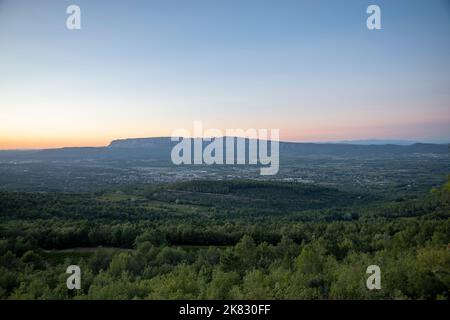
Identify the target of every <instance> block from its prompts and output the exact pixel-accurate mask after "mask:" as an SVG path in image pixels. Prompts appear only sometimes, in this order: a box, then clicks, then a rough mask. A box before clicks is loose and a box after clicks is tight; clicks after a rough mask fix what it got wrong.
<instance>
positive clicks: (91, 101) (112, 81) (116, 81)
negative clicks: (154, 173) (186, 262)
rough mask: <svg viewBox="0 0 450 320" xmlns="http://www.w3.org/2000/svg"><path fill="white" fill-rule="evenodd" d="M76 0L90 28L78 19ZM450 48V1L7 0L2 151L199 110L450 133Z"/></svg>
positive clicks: (373, 129) (152, 128)
mask: <svg viewBox="0 0 450 320" xmlns="http://www.w3.org/2000/svg"><path fill="white" fill-rule="evenodd" d="M71 4H76V5H78V6H79V7H80V8H81V30H68V29H67V28H66V19H67V17H68V14H67V13H66V8H67V7H68V6H69V5H71ZM370 4H376V5H378V6H379V7H380V8H381V26H382V28H381V30H368V29H367V27H366V19H367V17H368V16H369V15H368V14H367V13H366V9H367V7H368V6H369V5H370ZM449 57H450V1H449V0H427V1H425V0H395V1H381V0H371V1H364V0H354V1H353V0H343V1H334V0H327V1H325V0H324V1H321V0H308V1H301V0H293V1H288V0H239V1H238V0H214V1H212V0H179V1H175V0H160V1H156V0H146V1H137V0H128V1H125V0H120V1H119V0H117V1H114V0H108V1H106V0H70V1H65V0H59V1H58V0H28V1H25V0H0V149H15V148H49V147H61V146H99V145H107V144H108V143H109V142H110V141H111V140H113V139H118V138H135V137H154V136H170V135H171V133H172V132H173V130H176V129H179V128H186V129H189V130H192V128H193V122H194V121H195V120H201V121H202V122H203V126H204V127H205V128H217V129H219V130H223V131H225V129H227V128H228V129H234V128H243V129H249V128H256V129H272V128H275V129H280V138H281V140H288V141H339V140H361V139H405V140H420V141H449V140H450V58H449Z"/></svg>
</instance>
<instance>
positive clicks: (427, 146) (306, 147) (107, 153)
mask: <svg viewBox="0 0 450 320" xmlns="http://www.w3.org/2000/svg"><path fill="white" fill-rule="evenodd" d="M235 139H242V138H235ZM245 140H246V141H245V142H246V144H248V143H249V140H248V139H245ZM235 141H236V140H235ZM208 143H209V142H204V143H203V145H204V146H206V145H207V144H208ZM175 144H177V142H173V141H171V138H169V137H159V138H140V139H122V140H114V141H112V142H111V143H110V144H109V145H108V146H106V147H79V148H59V149H43V150H32V151H31V150H27V151H0V159H9V160H14V159H18V160H23V159H39V160H62V159H63V160H81V159H97V160H99V159H100V160H101V159H105V160H128V159H130V160H132V159H154V160H166V161H169V160H170V153H171V150H172V148H173V146H174V145H175ZM448 152H449V145H447V144H431V143H414V144H411V145H396V144H368V145H366V144H350V143H298V142H280V157H298V156H308V155H330V156H333V155H336V156H339V155H343V156H352V155H354V156H359V155H368V156H370V155H398V154H414V153H419V154H420V153H422V154H424V153H427V154H429V153H434V154H446V153H448Z"/></svg>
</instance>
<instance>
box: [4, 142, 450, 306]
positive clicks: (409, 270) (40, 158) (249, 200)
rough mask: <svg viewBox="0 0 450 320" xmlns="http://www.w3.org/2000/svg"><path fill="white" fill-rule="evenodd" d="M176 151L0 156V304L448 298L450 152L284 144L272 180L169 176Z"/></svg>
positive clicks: (119, 149)
mask: <svg viewBox="0 0 450 320" xmlns="http://www.w3.org/2000/svg"><path fill="white" fill-rule="evenodd" d="M247 142H248V141H247ZM172 146H173V144H172V142H171V141H170V139H169V138H149V139H139V140H120V141H113V142H112V143H111V144H110V145H109V146H107V147H102V148H63V149H51V150H33V151H2V152H0V189H1V191H0V234H1V240H0V255H1V258H0V265H1V266H0V269H1V273H0V296H1V297H2V298H4V299H6V298H9V299H10V298H13V299H380V298H381V299H448V298H449V289H450V282H449V280H450V276H449V273H448V272H449V271H448V270H449V268H448V267H449V266H450V254H449V250H448V244H449V243H450V223H449V221H450V219H449V218H450V207H449V195H450V189H449V183H450V182H446V181H447V174H448V173H449V171H450V170H449V168H450V154H449V147H448V145H440V144H412V145H351V144H310V143H281V144H280V162H281V164H282V165H281V166H280V172H279V174H278V175H276V176H269V177H262V176H260V175H259V171H258V170H257V168H255V166H250V165H245V166H238V165H235V166H226V165H223V166H215V165H212V166H207V165H199V166H196V165H183V166H175V165H173V164H172V163H171V162H170V158H169V155H170V150H171V148H172ZM70 264H76V265H79V266H80V267H81V268H82V270H83V287H82V289H81V290H77V291H76V292H72V291H68V290H67V289H65V273H64V271H65V267H66V266H67V265H70ZM371 264H377V265H380V267H381V268H382V270H383V289H382V290H377V291H369V290H367V289H366V288H365V278H366V274H365V269H366V267H367V266H368V265H371Z"/></svg>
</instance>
